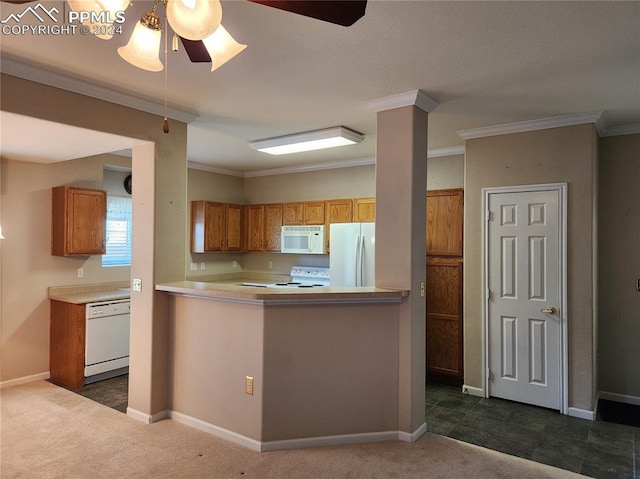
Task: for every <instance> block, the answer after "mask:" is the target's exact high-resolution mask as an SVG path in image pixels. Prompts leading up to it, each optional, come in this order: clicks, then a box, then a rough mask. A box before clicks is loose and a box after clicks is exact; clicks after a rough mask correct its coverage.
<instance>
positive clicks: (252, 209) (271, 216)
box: [245, 203, 283, 252]
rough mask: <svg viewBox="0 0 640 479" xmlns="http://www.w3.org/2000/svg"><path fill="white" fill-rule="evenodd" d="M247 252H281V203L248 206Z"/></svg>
mask: <svg viewBox="0 0 640 479" xmlns="http://www.w3.org/2000/svg"><path fill="white" fill-rule="evenodd" d="M245 208H246V210H245V211H246V235H247V237H246V247H247V251H276V252H279V251H280V235H281V229H282V215H283V213H282V212H283V207H282V204H280V203H274V204H267V205H249V206H246V207H245Z"/></svg>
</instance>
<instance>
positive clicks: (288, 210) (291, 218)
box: [283, 202, 304, 225]
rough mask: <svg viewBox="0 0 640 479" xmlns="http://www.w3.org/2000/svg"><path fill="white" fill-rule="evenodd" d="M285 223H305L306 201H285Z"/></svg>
mask: <svg viewBox="0 0 640 479" xmlns="http://www.w3.org/2000/svg"><path fill="white" fill-rule="evenodd" d="M283 208H284V218H283V224H285V225H303V224H304V203H302V202H298V203H285V204H284V205H283Z"/></svg>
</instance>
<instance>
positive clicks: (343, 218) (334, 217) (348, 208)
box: [325, 199, 353, 253]
mask: <svg viewBox="0 0 640 479" xmlns="http://www.w3.org/2000/svg"><path fill="white" fill-rule="evenodd" d="M325 204H326V209H325V218H326V220H327V226H326V228H325V233H326V236H327V241H326V243H327V253H329V252H330V251H329V247H330V244H329V238H331V223H351V222H352V221H353V200H351V199H345V200H329V201H326V202H325Z"/></svg>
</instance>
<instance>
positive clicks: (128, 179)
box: [124, 175, 131, 194]
mask: <svg viewBox="0 0 640 479" xmlns="http://www.w3.org/2000/svg"><path fill="white" fill-rule="evenodd" d="M124 190H125V191H126V192H127V193H129V194H131V175H127V177H126V178H125V179H124Z"/></svg>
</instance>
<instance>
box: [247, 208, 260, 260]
mask: <svg viewBox="0 0 640 479" xmlns="http://www.w3.org/2000/svg"><path fill="white" fill-rule="evenodd" d="M245 214H246V220H247V221H246V230H245V231H246V235H247V238H246V246H247V251H262V245H263V242H264V205H249V206H246V207H245Z"/></svg>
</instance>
